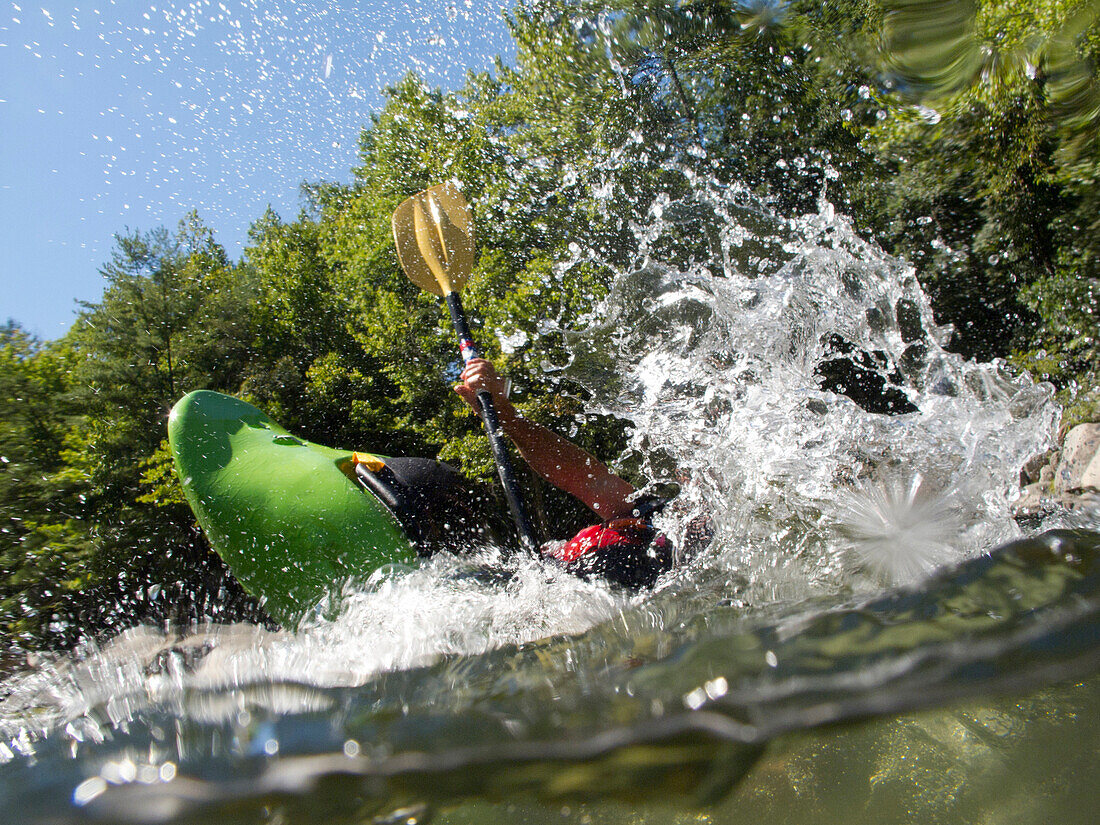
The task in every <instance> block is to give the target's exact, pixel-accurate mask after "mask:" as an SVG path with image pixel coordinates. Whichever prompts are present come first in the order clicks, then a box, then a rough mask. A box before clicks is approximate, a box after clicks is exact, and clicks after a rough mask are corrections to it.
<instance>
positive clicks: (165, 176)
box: [0, 0, 514, 338]
mask: <svg viewBox="0 0 1100 825" xmlns="http://www.w3.org/2000/svg"><path fill="white" fill-rule="evenodd" d="M508 5H509V4H508V3H505V2H502V0H442V1H441V2H431V0H406V1H405V2H399V1H396V0H395V2H358V3H356V2H351V0H316V2H310V1H309V0H302V2H298V3H295V2H293V0H221V1H220V2H219V0H190V1H188V0H170V1H169V2H146V1H145V0H140V2H139V1H138V0H132V1H131V0H117V1H116V0H90V2H87V3H83V2H81V0H77V3H76V4H75V5H74V4H73V3H71V2H70V3H69V4H68V5H61V4H59V3H56V2H53V0H35V2H23V0H19V1H18V2H11V0H0V321H3V320H6V319H7V318H14V319H15V320H17V321H19V322H20V323H22V324H23V326H24V327H26V328H27V329H29V330H30V331H32V332H34V333H36V334H38V335H40V336H42V337H45V338H53V337H56V336H59V335H62V334H63V333H64V332H65V331H66V330H67V329H68V328H69V326H70V325H71V324H72V321H73V318H74V314H75V311H76V305H75V301H76V300H77V299H83V300H96V299H98V297H99V296H100V295H101V293H102V278H101V276H100V274H99V268H100V267H101V266H102V265H103V264H104V263H105V262H106V261H107V260H108V259H109V257H110V254H111V249H112V246H113V243H114V235H115V233H117V232H122V231H125V230H127V229H137V230H147V229H151V228H153V227H156V226H162V225H163V226H167V227H169V228H174V227H175V225H176V223H177V222H178V221H179V219H180V218H181V217H182V216H183V215H184V214H185V213H186V212H187V211H188V210H189V209H191V208H196V209H198V210H199V215H200V217H201V218H202V219H203V220H204V221H205V222H206V224H207V225H208V226H210V227H212V228H213V229H214V231H215V233H216V235H217V237H218V240H219V241H220V242H221V243H222V244H223V245H224V246H225V247H226V249H227V251H228V252H229V254H230V256H231V257H232V258H234V259H236V258H237V257H238V256H239V255H240V251H241V244H242V242H243V240H244V239H245V236H246V233H247V230H248V226H249V224H250V223H251V222H252V221H253V220H255V219H256V218H258V217H259V216H260V215H261V214H262V212H263V210H264V209H265V208H266V207H267V206H268V205H269V204H270V205H271V206H272V207H274V209H275V210H276V211H277V212H278V213H279V214H281V215H283V216H284V217H286V218H293V217H294V216H295V215H296V214H297V211H298V208H299V198H298V188H299V185H300V184H301V183H302V182H303V181H314V180H322V179H323V180H340V181H346V180H349V179H350V169H351V167H352V166H353V165H354V163H355V154H356V147H357V142H358V136H359V131H360V129H361V127H362V126H363V125H364V124H366V123H368V122H369V118H370V113H371V112H373V111H377V110H378V109H379V107H380V106H381V104H382V89H384V87H385V86H387V85H389V84H392V83H394V82H396V81H397V80H399V79H400V78H401V77H402V76H403V75H404V74H405V73H406V72H408V71H417V72H419V73H420V74H421V75H422V76H423V77H425V79H426V80H427V81H428V82H429V83H430V84H432V85H442V86H444V87H448V88H453V87H455V86H458V85H459V84H461V82H462V80H463V77H464V76H465V73H466V71H467V70H468V69H470V70H482V69H488V68H491V66H492V62H493V58H494V57H495V56H496V55H501V56H503V57H504V59H505V60H506V61H511V60H512V59H513V58H514V49H513V47H512V45H511V41H510V39H509V38H508V34H507V30H506V27H505V25H504V19H503V9H504V8H505V7H507V6H508Z"/></svg>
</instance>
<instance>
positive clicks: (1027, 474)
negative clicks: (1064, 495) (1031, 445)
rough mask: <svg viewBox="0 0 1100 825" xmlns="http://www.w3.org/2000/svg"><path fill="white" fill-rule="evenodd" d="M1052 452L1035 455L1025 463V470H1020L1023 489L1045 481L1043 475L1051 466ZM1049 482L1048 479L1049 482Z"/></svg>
mask: <svg viewBox="0 0 1100 825" xmlns="http://www.w3.org/2000/svg"><path fill="white" fill-rule="evenodd" d="M1051 452H1052V451H1051V450H1047V451H1046V452H1045V453H1038V454H1037V455H1033V456H1032V457H1031V458H1029V459H1028V460H1027V461H1026V462H1025V463H1024V466H1023V469H1021V470H1020V486H1021V487H1026V486H1027V485H1028V484H1033V483H1035V482H1036V481H1042V480H1043V479H1042V475H1041V473H1042V471H1043V469H1044V468H1046V467H1047V466H1048V465H1049V464H1050V461H1051ZM1049 480H1050V479H1049V478H1048V479H1047V481H1049Z"/></svg>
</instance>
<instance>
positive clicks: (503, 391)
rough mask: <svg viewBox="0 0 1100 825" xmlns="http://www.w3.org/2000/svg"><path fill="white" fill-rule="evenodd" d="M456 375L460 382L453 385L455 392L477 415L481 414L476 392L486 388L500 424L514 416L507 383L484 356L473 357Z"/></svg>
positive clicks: (514, 412) (505, 422) (507, 421)
mask: <svg viewBox="0 0 1100 825" xmlns="http://www.w3.org/2000/svg"><path fill="white" fill-rule="evenodd" d="M458 377H459V378H461V379H462V383H461V384H457V385H456V386H455V392H456V393H458V395H459V396H460V397H461V398H462V400H463V401H465V402H466V403H467V404H469V405H470V409H472V410H473V411H474V412H476V413H477V414H478V415H480V414H481V407H480V406H479V405H478V402H477V394H478V393H479V392H481V391H482V390H487V391H488V392H489V394H490V395H491V396H492V397H493V406H494V407H496V410H497V416H498V417H499V418H500V423H501V425H502V426H507V424H509V423H510V422H511V421H512V419H513V418H515V416H516V410H515V408H514V407H513V406H512V402H511V401H509V400H508V395H507V392H508V390H507V384H506V383H505V381H504V379H503V378H501V377H500V376H499V375H498V374H497V371H496V368H495V367H494V366H493V364H492V362H490V361H486V360H485V359H484V358H474V359H473V360H472V361H470V363H468V364H467V365H466V367H465V368H464V369H463V370H462V372H461V373H460V374H459V376H458Z"/></svg>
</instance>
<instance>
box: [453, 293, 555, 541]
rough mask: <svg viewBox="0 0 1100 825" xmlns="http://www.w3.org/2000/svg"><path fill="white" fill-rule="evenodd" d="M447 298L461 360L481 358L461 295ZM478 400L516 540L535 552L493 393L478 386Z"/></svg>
mask: <svg viewBox="0 0 1100 825" xmlns="http://www.w3.org/2000/svg"><path fill="white" fill-rule="evenodd" d="M446 301H447V309H448V310H450V312H451V321H452V323H453V324H454V328H455V333H456V334H457V335H458V349H459V352H461V353H462V362H463V363H464V364H468V363H470V361H472V360H473V359H475V358H480V357H481V355H480V353H478V351H477V346H476V345H475V344H474V339H473V336H472V335H470V327H469V325H468V324H467V323H466V313H465V312H464V311H463V309H462V299H461V298H459V296H458V293H457V292H448V293H447V295H446ZM477 401H478V405H479V406H480V407H481V420H482V422H483V423H484V424H485V432H486V433H487V434H488V435H489V446H490V447H492V450H493V459H494V460H495V461H496V465H497V472H498V473H499V474H500V483H501V484H502V485H503V486H504V498H505V499H506V500H507V501H508V509H509V510H511V511H512V518H513V519H515V522H516V529H517V530H518V531H519V540H520V542H521V543H522V544H523V546H524V549H526V550H527V551H528V552H531V553H535V552H537V551H538V542H536V541H535V531H534V530H533V529H532V528H531V522H530V521H529V520H528V519H527V513H526V511H525V510H524V508H523V499H521V498H520V495H519V483H518V482H517V481H516V475H515V473H514V472H513V470H512V461H511V459H510V458H509V456H508V450H507V448H506V447H505V446H504V439H503V438H502V437H501V433H500V419H499V418H498V417H497V410H496V407H495V406H494V405H493V396H492V395H491V394H490V393H489V391H488V390H480V391H479V392H478V394H477Z"/></svg>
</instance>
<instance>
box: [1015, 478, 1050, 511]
mask: <svg viewBox="0 0 1100 825" xmlns="http://www.w3.org/2000/svg"><path fill="white" fill-rule="evenodd" d="M1049 494H1050V487H1049V486H1047V485H1046V484H1043V483H1042V482H1041V481H1036V482H1035V483H1034V484H1029V485H1027V486H1026V487H1024V489H1022V490H1021V491H1020V497H1019V498H1018V499H1016V501H1015V503H1014V504H1013V505H1012V512H1013V515H1014V516H1015V517H1016V518H1017V519H1027V518H1033V517H1035V516H1038V515H1040V514H1041V513H1042V510H1043V501H1044V497H1045V496H1047V495H1049Z"/></svg>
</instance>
